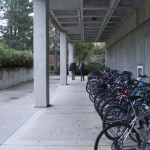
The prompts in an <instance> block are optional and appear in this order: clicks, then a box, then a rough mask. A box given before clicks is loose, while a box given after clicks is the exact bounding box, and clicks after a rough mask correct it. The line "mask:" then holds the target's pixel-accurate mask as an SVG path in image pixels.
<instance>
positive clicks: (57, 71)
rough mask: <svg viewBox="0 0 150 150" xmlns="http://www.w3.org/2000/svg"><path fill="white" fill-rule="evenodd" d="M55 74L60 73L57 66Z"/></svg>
mask: <svg viewBox="0 0 150 150" xmlns="http://www.w3.org/2000/svg"><path fill="white" fill-rule="evenodd" d="M55 74H56V75H60V67H57V68H56V70H55Z"/></svg>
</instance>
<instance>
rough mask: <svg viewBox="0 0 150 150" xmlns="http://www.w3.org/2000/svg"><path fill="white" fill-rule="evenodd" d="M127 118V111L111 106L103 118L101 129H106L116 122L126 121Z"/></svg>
mask: <svg viewBox="0 0 150 150" xmlns="http://www.w3.org/2000/svg"><path fill="white" fill-rule="evenodd" d="M127 116H128V114H127V111H125V110H124V109H123V108H122V107H121V106H112V107H110V108H109V109H108V110H107V111H106V114H105V115H104V117H103V128H106V127H107V126H108V125H110V124H112V123H115V122H116V121H127Z"/></svg>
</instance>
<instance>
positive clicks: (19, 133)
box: [0, 77, 101, 150]
mask: <svg viewBox="0 0 150 150" xmlns="http://www.w3.org/2000/svg"><path fill="white" fill-rule="evenodd" d="M54 79H55V80H54ZM50 81H51V84H50V87H51V88H50V92H51V105H52V106H51V107H49V108H42V109H35V108H34V100H33V83H32V82H29V83H26V84H23V85H19V86H17V87H16V88H15V87H14V88H11V89H7V90H5V91H1V92H0V103H1V106H0V107H1V109H3V106H4V112H3V111H2V110H0V117H2V118H3V120H1V121H0V132H1V133H3V131H4V130H6V129H8V131H7V132H5V133H4V134H5V135H6V137H7V138H8V137H9V138H8V139H7V138H6V137H5V138H4V139H2V137H3V135H2V134H1V133H0V135H1V136H0V139H1V143H3V144H2V145H1V146H0V150H93V145H94V141H95V139H96V136H97V134H98V132H99V131H100V130H101V123H100V119H99V116H98V115H97V114H96V112H95V110H94V107H93V103H91V102H90V100H89V98H88V94H87V93H86V91H85V85H86V81H83V82H81V81H80V78H79V77H77V78H76V80H75V81H72V80H70V79H69V82H68V83H69V85H67V86H60V85H59V80H57V78H53V79H51V80H50ZM23 87H24V88H23ZM16 89H18V90H17V91H16ZM19 89H20V91H19ZM21 89H22V90H21ZM18 92H19V93H18ZM10 96H11V97H10ZM1 97H3V98H2V99H1ZM18 97H19V98H18ZM16 98H18V99H16ZM6 111H7V112H6ZM1 112H3V114H1ZM14 112H15V113H14ZM18 114H19V115H18ZM3 115H4V116H6V117H7V119H6V117H4V116H3ZM16 116H18V117H17V118H15V117H16ZM13 117H14V118H15V119H13ZM20 120H22V121H21V123H20V122H19V121H20ZM5 121H6V122H5ZM3 122H5V123H4V124H6V125H7V127H5V125H3ZM16 122H19V123H17V124H16ZM8 123H9V124H8ZM1 125H2V126H1ZM13 125H14V126H15V127H13V128H12V130H11V131H9V128H8V127H11V126H13ZM8 133H9V134H8ZM10 135H11V136H10ZM6 139H7V140H6Z"/></svg>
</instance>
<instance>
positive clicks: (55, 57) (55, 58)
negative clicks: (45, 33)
mask: <svg viewBox="0 0 150 150" xmlns="http://www.w3.org/2000/svg"><path fill="white" fill-rule="evenodd" d="M56 69H57V51H56V43H54V70H56Z"/></svg>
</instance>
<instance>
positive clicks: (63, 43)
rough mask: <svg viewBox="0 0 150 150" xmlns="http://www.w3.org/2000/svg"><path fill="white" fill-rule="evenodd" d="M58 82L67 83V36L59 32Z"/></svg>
mask: <svg viewBox="0 0 150 150" xmlns="http://www.w3.org/2000/svg"><path fill="white" fill-rule="evenodd" d="M60 84H61V85H67V36H66V33H64V32H60Z"/></svg>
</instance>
